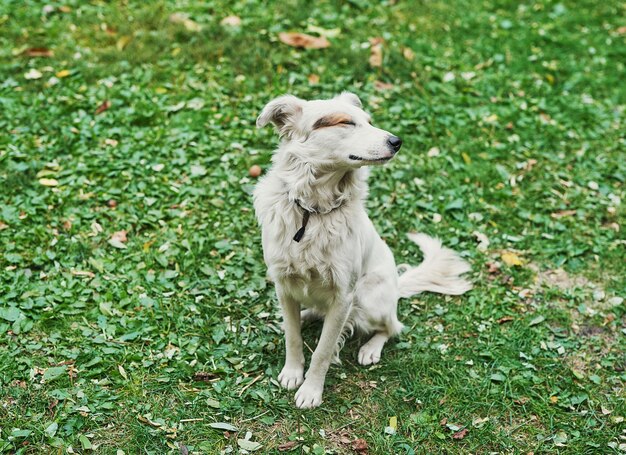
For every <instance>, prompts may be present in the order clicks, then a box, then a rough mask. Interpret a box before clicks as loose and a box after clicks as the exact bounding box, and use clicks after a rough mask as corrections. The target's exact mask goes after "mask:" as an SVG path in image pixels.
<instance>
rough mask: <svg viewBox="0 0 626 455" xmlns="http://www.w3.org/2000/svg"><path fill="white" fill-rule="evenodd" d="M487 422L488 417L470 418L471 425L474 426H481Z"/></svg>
mask: <svg viewBox="0 0 626 455" xmlns="http://www.w3.org/2000/svg"><path fill="white" fill-rule="evenodd" d="M487 422H489V417H485V418H480V417H478V418H476V419H474V420H472V426H473V427H474V428H481V427H482V426H484V425H485V423H487Z"/></svg>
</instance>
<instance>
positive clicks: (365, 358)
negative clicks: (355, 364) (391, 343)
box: [359, 343, 381, 366]
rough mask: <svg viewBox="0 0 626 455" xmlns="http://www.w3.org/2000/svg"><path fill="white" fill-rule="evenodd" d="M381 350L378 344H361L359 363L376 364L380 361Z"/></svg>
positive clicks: (365, 364) (364, 364)
mask: <svg viewBox="0 0 626 455" xmlns="http://www.w3.org/2000/svg"><path fill="white" fill-rule="evenodd" d="M380 353H381V350H380V348H379V347H378V346H372V345H370V344H369V343H367V344H364V345H363V346H361V349H360V350H359V363H360V364H361V365H363V366H367V365H375V364H377V363H378V362H379V361H380Z"/></svg>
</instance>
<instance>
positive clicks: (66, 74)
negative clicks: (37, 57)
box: [55, 70, 70, 79]
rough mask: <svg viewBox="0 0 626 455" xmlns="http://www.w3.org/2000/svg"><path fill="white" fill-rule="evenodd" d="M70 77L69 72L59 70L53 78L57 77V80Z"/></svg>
mask: <svg viewBox="0 0 626 455" xmlns="http://www.w3.org/2000/svg"><path fill="white" fill-rule="evenodd" d="M69 75H70V70H61V71H58V72H57V73H56V74H55V76H56V77H58V78H59V79H62V78H64V77H67V76H69Z"/></svg>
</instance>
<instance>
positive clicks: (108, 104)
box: [96, 100, 111, 115]
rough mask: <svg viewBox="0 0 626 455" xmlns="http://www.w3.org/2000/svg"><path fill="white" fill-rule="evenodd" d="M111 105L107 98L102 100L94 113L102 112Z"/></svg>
mask: <svg viewBox="0 0 626 455" xmlns="http://www.w3.org/2000/svg"><path fill="white" fill-rule="evenodd" d="M110 107H111V102H110V101H109V100H104V101H103V102H102V104H101V105H100V106H98V108H97V109H96V115H99V114H102V113H103V112H104V111H106V110H107V109H108V108H110Z"/></svg>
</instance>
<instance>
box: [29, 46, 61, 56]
mask: <svg viewBox="0 0 626 455" xmlns="http://www.w3.org/2000/svg"><path fill="white" fill-rule="evenodd" d="M22 54H23V55H26V56H27V57H52V56H53V55H54V51H53V50H52V49H48V48H47V47H31V48H30V49H26V50H25V51H24V52H22Z"/></svg>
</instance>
